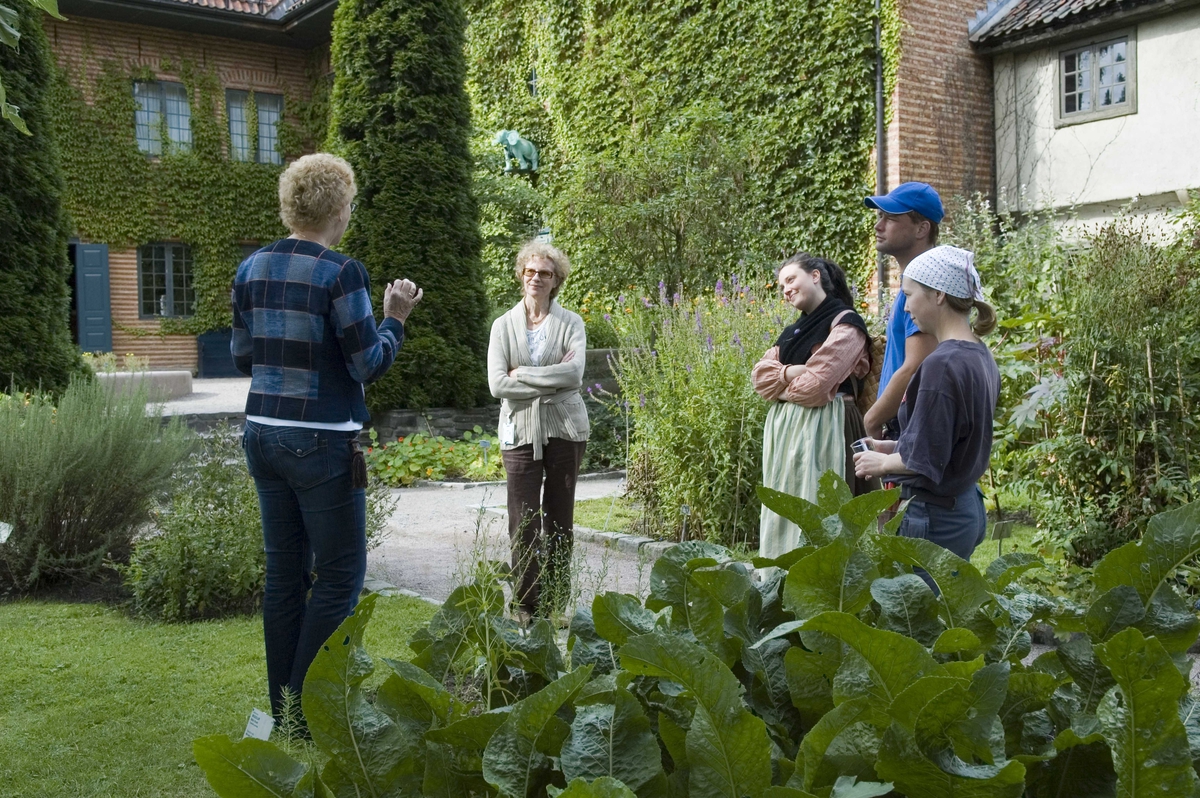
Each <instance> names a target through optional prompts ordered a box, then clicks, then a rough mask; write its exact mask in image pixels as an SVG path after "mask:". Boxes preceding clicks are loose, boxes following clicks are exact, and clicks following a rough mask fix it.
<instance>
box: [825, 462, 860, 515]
mask: <svg viewBox="0 0 1200 798" xmlns="http://www.w3.org/2000/svg"><path fill="white" fill-rule="evenodd" d="M853 498H854V494H853V493H851V492H850V486H849V485H847V484H846V480H844V479H842V478H841V477H839V476H838V475H837V474H836V473H834V472H833V471H832V470H830V471H826V472H825V473H824V474H822V475H821V480H820V481H819V482H818V483H817V506H818V507H820V508H821V512H822V513H824V514H825V515H826V516H830V515H837V514H838V513H840V512H841V510H842V507H844V506H845V505H847V504H849V503H850V501H851V500H852V499H853Z"/></svg>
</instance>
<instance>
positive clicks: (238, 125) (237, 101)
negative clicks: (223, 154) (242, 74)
mask: <svg viewBox="0 0 1200 798" xmlns="http://www.w3.org/2000/svg"><path fill="white" fill-rule="evenodd" d="M225 103H226V105H227V107H228V109H229V114H228V116H229V157H231V158H233V160H235V161H253V160H254V150H253V149H252V148H251V147H250V113H249V110H250V109H249V104H250V92H248V91H239V90H237V89H228V90H226V92H225Z"/></svg>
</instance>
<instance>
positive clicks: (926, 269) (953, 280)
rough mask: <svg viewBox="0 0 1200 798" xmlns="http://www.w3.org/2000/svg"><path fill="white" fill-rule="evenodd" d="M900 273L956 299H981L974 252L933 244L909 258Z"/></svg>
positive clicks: (981, 289)
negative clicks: (934, 245) (910, 260)
mask: <svg viewBox="0 0 1200 798" xmlns="http://www.w3.org/2000/svg"><path fill="white" fill-rule="evenodd" d="M904 276H905V277H907V278H908V279H910V280H912V281H913V282H917V283H920V284H921V285H925V286H929V287H930V288H932V289H933V290H935V291H944V292H945V293H947V294H949V295H950V296H956V297H958V298H960V299H976V300H978V301H980V302H982V301H983V288H982V287H981V285H980V282H979V272H977V271H976V270H975V254H974V253H972V252H969V251H968V250H965V249H959V248H958V247H946V246H942V247H934V248H933V249H931V250H929V251H927V252H922V253H921V254H920V255H918V256H917V257H915V258H913V259H912V262H910V263H909V264H908V266H907V268H905V269H904Z"/></svg>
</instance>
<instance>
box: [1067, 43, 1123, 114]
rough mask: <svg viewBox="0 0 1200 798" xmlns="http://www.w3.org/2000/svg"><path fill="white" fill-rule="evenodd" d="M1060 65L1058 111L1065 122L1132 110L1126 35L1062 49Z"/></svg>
mask: <svg viewBox="0 0 1200 798" xmlns="http://www.w3.org/2000/svg"><path fill="white" fill-rule="evenodd" d="M1060 66H1061V69H1060V74H1061V80H1062V82H1061V84H1060V86H1059V89H1060V91H1059V95H1060V105H1059V115H1060V118H1061V119H1062V120H1063V121H1064V122H1066V121H1072V120H1075V119H1080V118H1094V117H1101V116H1112V115H1115V114H1119V113H1131V112H1132V111H1133V110H1134V108H1133V90H1134V86H1133V69H1132V68H1133V47H1132V42H1131V41H1130V39H1129V37H1127V36H1125V37H1121V38H1119V39H1111V40H1109V41H1105V42H1099V43H1095V44H1089V45H1088V46H1086V47H1079V48H1075V49H1073V50H1067V51H1064V52H1063V53H1062V54H1061V60H1060Z"/></svg>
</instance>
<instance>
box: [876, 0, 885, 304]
mask: <svg viewBox="0 0 1200 798" xmlns="http://www.w3.org/2000/svg"><path fill="white" fill-rule="evenodd" d="M879 2H880V0H875V193H876V194H877V195H882V194H886V193H887V172H886V168H887V159H886V158H885V154H884V145H885V142H886V139H885V131H884V129H883V110H884V109H883V18H882V16H881V13H882V12H881V11H880V7H879ZM875 269H876V273H877V274H876V277H877V280H876V282H878V284H879V313H880V314H881V315H882V314H883V312H884V307H883V303H884V293H885V286H886V285H887V255H884V254H883V253H882V252H877V253H876V254H875Z"/></svg>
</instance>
